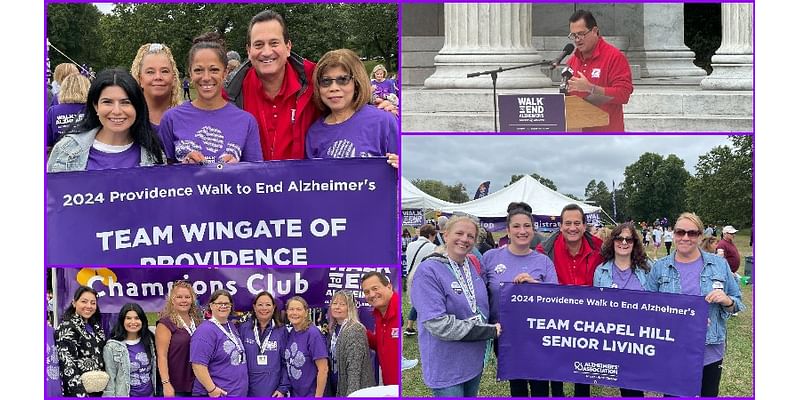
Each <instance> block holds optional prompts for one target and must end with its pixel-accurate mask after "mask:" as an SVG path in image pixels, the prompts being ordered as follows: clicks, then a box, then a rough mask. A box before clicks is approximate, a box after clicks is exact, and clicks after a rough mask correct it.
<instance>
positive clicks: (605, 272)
mask: <svg viewBox="0 0 800 400" xmlns="http://www.w3.org/2000/svg"><path fill="white" fill-rule="evenodd" d="M600 255H601V256H603V260H604V262H603V263H602V264H600V265H599V266H598V267H597V269H595V270H594V286H595V287H603V288H615V289H627V290H645V279H646V274H647V273H648V272H649V271H650V260H648V259H647V255H646V254H645V251H644V246H643V245H642V239H641V238H640V237H639V232H638V231H637V230H636V227H635V226H634V225H633V224H632V223H630V222H626V223H624V224H619V225H617V226H616V227H615V228H614V229H613V230H612V231H611V233H610V234H609V235H608V238H606V240H605V241H604V242H603V247H602V248H601V249H600ZM619 393H620V396H621V397H644V392H643V391H641V390H633V389H624V388H619Z"/></svg>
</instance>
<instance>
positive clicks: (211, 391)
mask: <svg viewBox="0 0 800 400" xmlns="http://www.w3.org/2000/svg"><path fill="white" fill-rule="evenodd" d="M215 390H217V387H216V386H214V388H213V389H211V390H209V391H208V394H211V393H214V391H215Z"/></svg>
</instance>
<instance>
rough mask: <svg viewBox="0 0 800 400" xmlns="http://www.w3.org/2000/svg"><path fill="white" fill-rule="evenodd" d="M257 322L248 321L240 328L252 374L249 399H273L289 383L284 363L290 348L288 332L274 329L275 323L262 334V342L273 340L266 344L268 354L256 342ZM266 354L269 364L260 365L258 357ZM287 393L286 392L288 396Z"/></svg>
mask: <svg viewBox="0 0 800 400" xmlns="http://www.w3.org/2000/svg"><path fill="white" fill-rule="evenodd" d="M255 323H257V322H256V321H254V320H250V321H247V322H245V323H243V324H242V325H241V326H240V327H239V334H240V335H241V338H242V341H243V343H244V351H245V354H246V355H247V370H248V372H249V374H250V375H249V377H250V383H249V389H248V393H247V396H248V397H272V394H273V393H275V391H276V390H278V389H279V388H280V389H281V390H285V389H286V388H285V387H281V386H282V385H285V384H287V383H288V380H287V378H286V376H285V375H286V367H285V364H284V362H283V352H284V351H285V349H286V336H287V335H288V332H287V331H286V328H285V327H277V328H276V327H274V325H273V324H271V325H270V326H269V327H268V328H267V329H264V331H260V332H259V341H260V343H262V344H263V343H264V341H265V340H266V339H267V337H268V336H269V341H268V342H267V344H266V345H265V346H266V347H265V349H264V353H261V349H260V348H259V346H258V343H256V340H255V336H254V335H253V324H255ZM260 354H263V355H265V356H266V357H267V364H266V365H259V363H258V356H259V355H260ZM284 394H285V393H284Z"/></svg>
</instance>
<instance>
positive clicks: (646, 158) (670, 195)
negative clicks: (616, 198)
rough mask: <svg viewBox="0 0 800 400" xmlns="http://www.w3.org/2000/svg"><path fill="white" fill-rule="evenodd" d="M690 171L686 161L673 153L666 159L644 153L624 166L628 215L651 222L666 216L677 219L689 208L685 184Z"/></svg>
mask: <svg viewBox="0 0 800 400" xmlns="http://www.w3.org/2000/svg"><path fill="white" fill-rule="evenodd" d="M688 179H689V172H688V171H686V169H685V168H684V161H683V160H681V159H680V158H678V157H677V156H675V155H674V154H670V155H669V156H667V157H666V158H664V157H662V156H661V155H659V154H655V153H644V154H642V155H641V156H640V157H639V160H637V161H636V162H635V163H633V164H631V165H629V166H627V167H625V182H624V188H625V190H624V193H625V197H626V200H627V211H628V216H629V217H631V218H634V219H636V220H639V221H641V220H644V221H652V220H654V219H656V218H661V217H664V216H667V217H668V218H669V219H670V220H673V221H674V220H675V217H677V216H678V215H679V214H680V213H681V212H683V211H686V202H685V199H686V184H687V180H688Z"/></svg>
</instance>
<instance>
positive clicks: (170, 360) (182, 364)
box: [156, 281, 203, 397]
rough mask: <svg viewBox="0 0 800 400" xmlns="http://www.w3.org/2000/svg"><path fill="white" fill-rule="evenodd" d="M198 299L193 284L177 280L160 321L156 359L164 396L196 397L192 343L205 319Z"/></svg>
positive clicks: (157, 328)
mask: <svg viewBox="0 0 800 400" xmlns="http://www.w3.org/2000/svg"><path fill="white" fill-rule="evenodd" d="M196 300H197V296H196V295H195V293H194V289H193V288H192V285H191V284H190V283H188V282H184V281H177V282H175V283H174V284H173V285H172V289H170V291H169V297H168V298H167V302H166V304H164V309H163V310H162V311H161V313H160V314H159V320H158V322H157V323H156V361H157V364H158V374H159V381H160V382H161V384H162V385H163V391H164V397H191V396H192V385H194V372H193V371H192V364H191V363H190V362H189V343H190V341H191V339H192V335H193V334H194V332H195V330H197V326H198V325H200V323H201V322H202V321H203V320H202V319H201V318H200V312H199V311H198V309H197V303H196Z"/></svg>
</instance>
